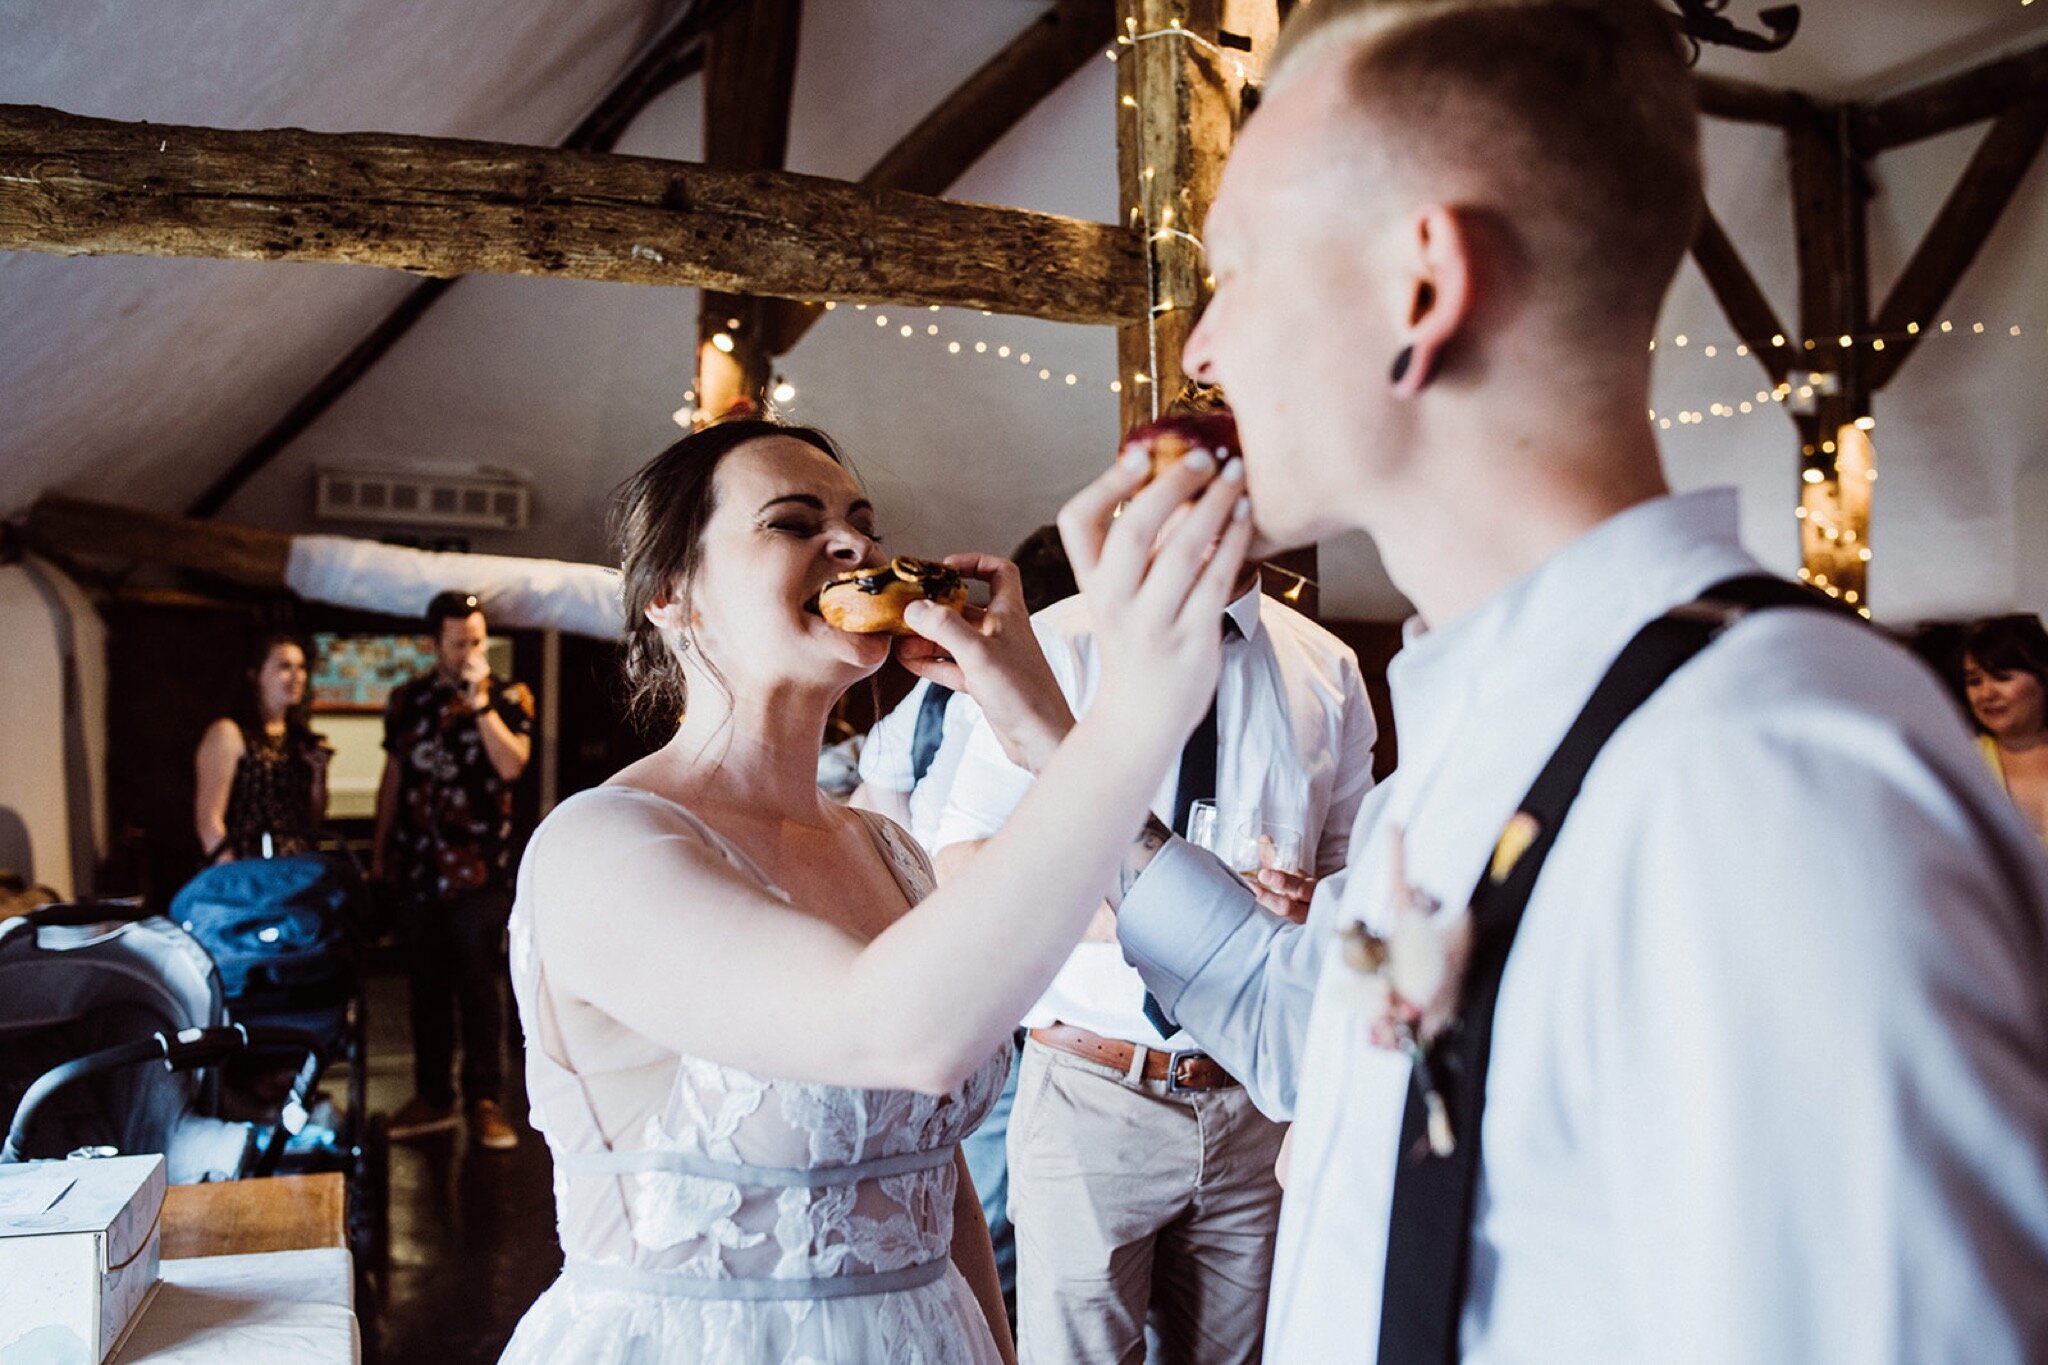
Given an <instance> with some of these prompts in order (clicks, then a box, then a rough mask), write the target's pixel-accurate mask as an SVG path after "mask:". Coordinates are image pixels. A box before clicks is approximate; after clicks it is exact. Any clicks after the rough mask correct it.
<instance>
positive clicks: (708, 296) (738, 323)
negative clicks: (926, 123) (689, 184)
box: [696, 0, 803, 421]
mask: <svg viewBox="0 0 2048 1365" xmlns="http://www.w3.org/2000/svg"><path fill="white" fill-rule="evenodd" d="M802 17H803V4H802V0H747V3H746V4H745V5H743V6H742V7H741V8H739V9H738V10H736V11H734V12H733V14H732V15H731V16H730V17H728V18H727V19H726V21H725V22H724V23H722V24H720V25H719V26H718V28H717V29H715V30H713V32H712V34H711V40H710V43H709V45H708V48H707V51H706V56H705V62H704V164H705V165H707V166H710V167H712V168H713V169H715V170H722V171H764V170H780V169H781V168H782V166H783V164H784V163H785V161H786V160H787V159H788V155H789V115H790V99H791V96H792V94H793V93H794V91H795V88H796V56H797V35H798V30H799V29H800V27H801V20H802ZM770 309H771V304H770V302H769V300H767V299H764V298H760V297H758V296H755V295H750V294H733V293H725V292H722V291H719V290H709V289H707V290H705V291H703V292H702V293H701V294H700V295H699V296H698V300H697V364H696V394H697V411H698V414H699V419H700V421H701V420H706V419H708V420H716V419H717V418H719V417H721V416H724V415H725V414H727V413H729V412H731V411H732V410H733V408H734V407H735V405H740V404H747V405H751V407H752V409H753V410H754V411H760V410H762V409H763V408H765V406H766V400H767V396H768V382H769V379H770V378H771V376H772V374H773V366H774V363H775V354H774V353H773V352H771V351H770V350H769V349H768V345H769V340H770V338H769V331H770V328H769V325H768V318H769V316H770ZM720 335H723V336H724V337H725V345H724V346H723V347H721V346H719V345H716V344H714V341H713V338H715V337H718V336H720Z"/></svg>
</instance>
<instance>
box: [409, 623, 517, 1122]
mask: <svg viewBox="0 0 2048 1365" xmlns="http://www.w3.org/2000/svg"><path fill="white" fill-rule="evenodd" d="M426 629H427V633H428V635H429V636H430V637H431V638H432V639H433V641H434V651H435V666H434V669H433V671H432V672H430V673H426V674H422V675H421V676H420V677H417V678H414V679H413V680H412V681H411V682H409V683H406V684H404V685H402V686H400V687H398V688H397V689H395V690H394V691H393V692H392V694H391V698H390V701H389V702H388V704H387V705H386V707H385V712H384V750H385V757H384V779H383V782H382V784H381V785H380V786H379V788H378V791H377V836H376V853H375V857H374V862H373V875H375V876H377V877H378V878H380V879H382V880H384V881H386V882H388V883H389V884H390V885H391V887H392V888H393V889H394V890H395V891H396V892H397V893H398V896H399V899H400V901H401V902H402V904H401V908H400V912H399V937H400V941H401V943H402V944H403V946H404V951H405V958H406V966H407V972H408V975H409V976H410V978H411V986H412V1046H413V1091H414V1094H413V1097H412V1099H410V1100H408V1101H407V1102H406V1103H405V1104H404V1105H402V1106H401V1107H400V1108H399V1110H398V1112H397V1113H396V1114H395V1115H393V1116H392V1123H391V1136H392V1137H393V1138H399V1139H406V1138H416V1137H421V1136H424V1135H425V1134H427V1133H431V1132H437V1131H440V1130H443V1129H448V1128H452V1127H454V1126H455V1123H456V1113H455V1090H454V1088H453V1087H452V1086H451V1085H450V1083H449V1073H450V1071H451V1068H452V1064H453V1061H454V1049H455V1020H456V1017H457V1016H458V1015H459V1016H460V1018H461V1022H462V1098H463V1099H464V1100H465V1101H466V1102H467V1104H468V1107H469V1129H470V1137H471V1138H472V1139H473V1140H474V1141H475V1142H477V1143H478V1144H479V1145H481V1146H483V1147H487V1148H491V1149H493V1150H498V1151H504V1150H509V1149H510V1148H513V1147H516V1146H518V1145H519V1137H518V1134H517V1133H516V1132H514V1131H513V1128H512V1125H511V1124H510V1123H509V1122H507V1121H506V1119H505V1115H504V1111H503V1110H502V1109H501V1107H500V1104H501V1101H502V1098H503V1093H502V1092H503V1088H504V1061H503V1054H504V1037H505V1002H504V981H505V958H504V944H505V921H506V917H507V916H508V915H509V914H510V913H511V909H512V871H513V831H512V787H513V784H514V783H515V782H517V781H518V780H519V775H520V774H521V773H522V772H524V771H525V769H526V764H527V760H528V759H530V758H531V757H532V756H533V737H532V732H533V714H534V706H533V693H532V691H531V690H530V689H528V688H527V687H525V686H524V685H523V684H520V683H515V682H512V681H510V680H508V679H502V678H497V677H494V676H492V673H491V666H490V664H489V662H488V661H487V660H486V659H485V657H484V647H485V644H486V642H487V641H488V639H489V634H488V632H487V629H486V626H485V622H484V614H483V612H482V611H481V610H480V609H479V608H478V606H477V600H476V598H475V597H473V596H470V595H468V594H466V593H454V592H444V593H441V594H439V595H438V596H436V597H435V598H434V600H433V601H432V602H431V603H429V604H428V606H427V614H426Z"/></svg>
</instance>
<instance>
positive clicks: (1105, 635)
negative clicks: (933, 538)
mask: <svg viewBox="0 0 2048 1365" xmlns="http://www.w3.org/2000/svg"><path fill="white" fill-rule="evenodd" d="M1203 474H1204V471H1201V470H1199V469H1196V470H1192V471H1188V472H1185V473H1181V472H1176V474H1172V475H1168V476H1167V477H1164V478H1161V479H1160V480H1159V481H1157V482H1156V483H1155V484H1154V485H1153V486H1152V487H1151V488H1149V489H1147V490H1146V491H1145V492H1144V493H1142V494H1139V495H1138V496H1137V497H1135V498H1132V499H1131V501H1130V503H1129V506H1128V508H1127V510H1126V511H1125V513H1124V516H1123V517H1122V518H1121V519H1120V520H1119V521H1118V522H1117V524H1116V526H1115V528H1114V530H1113V531H1110V532H1108V535H1107V544H1105V543H1104V539H1103V537H1102V536H1100V535H1098V536H1096V538H1095V539H1094V541H1093V542H1092V544H1093V545H1094V546H1095V547H1099V551H1090V552H1089V553H1088V554H1087V555H1086V556H1085V557H1084V556H1077V564H1076V568H1077V571H1081V570H1083V569H1086V570H1087V571H1089V573H1090V576H1091V577H1092V578H1093V579H1094V581H1095V583H1096V584H1099V585H1100V587H1099V590H1100V591H1101V592H1102V593H1103V595H1104V606H1103V609H1102V611H1101V612H1100V613H1099V615H1101V616H1103V617H1106V618H1107V620H1106V621H1105V622H1104V625H1103V628H1102V631H1101V634H1100V636H1099V639H1100V640H1101V642H1102V649H1103V651H1104V671H1103V683H1102V687H1101V689H1100V690H1099V692H1098V694H1097V697H1096V700H1095V703H1094V705H1093V706H1091V707H1090V709H1089V713H1088V715H1087V716H1086V717H1085V718H1083V719H1082V720H1081V721H1080V722H1079V723H1078V724H1077V725H1075V726H1074V728H1073V731H1072V733H1071V734H1070V735H1069V736H1068V738H1067V741H1066V742H1065V743H1063V744H1060V745H1059V746H1058V748H1057V749H1056V751H1054V752H1052V754H1051V756H1050V758H1049V759H1047V760H1046V761H1045V764H1044V767H1043V769H1042V770H1041V772H1040V774H1039V777H1038V781H1037V782H1036V783H1035V784H1034V786H1033V788H1032V790H1031V792H1030V794H1029V795H1028V796H1027V797H1026V798H1025V799H1024V801H1023V803H1022V804H1021V805H1020V806H1019V807H1018V808H1017V811H1016V813H1015V814H1014V815H1013V816H1012V817H1011V819H1010V821H1009V823H1008V824H1007V825H1005V826H1004V828H1003V830H1002V831H1001V832H1000V833H998V834H997V835H996V836H995V837H994V838H993V839H991V840H990V841H989V842H988V844H987V845H986V846H984V847H983V848H982V850H981V852H980V853H979V855H978V856H976V857H975V859H974V860H973V862H972V863H971V864H970V865H969V866H968V867H967V868H965V869H963V871H962V872H961V874H960V875H959V876H958V877H956V878H955V879H954V880H953V881H952V882H950V883H948V884H947V885H945V886H943V887H941V888H940V889H939V890H938V891H937V892H935V893H934V894H933V895H932V896H931V897H930V898H928V899H927V900H926V901H924V902H923V903H922V904H921V905H919V906H917V907H916V908H915V909H913V910H911V911H910V912H909V913H908V914H906V915H904V916H903V917H902V918H901V919H899V920H897V921H896V923H895V924H893V925H892V926H890V927H889V928H888V929H887V930H885V931H884V932H883V933H881V934H880V935H878V936H877V937H876V938H875V939H874V940H873V941H872V942H871V943H868V944H866V945H862V944H861V943H859V942H858V941H857V940H855V939H853V938H851V937H850V936H848V935H847V934H845V933H843V932H841V931H840V930H838V929H836V928H834V927H832V926H831V925H828V924H825V923H822V922H821V921H819V920H817V919H815V918H813V917H812V916H809V915H806V914H803V913H800V912H798V911H796V910H794V909H792V908H791V907H790V906H788V905H785V904H783V903H782V902H781V901H779V900H777V899H775V898H774V897H772V896H770V895H769V894H767V893H766V892H765V891H763V890H762V889H761V887H760V885H759V884H758V883H757V882H756V881H755V880H754V879H753V878H751V877H748V876H746V875H744V874H742V873H740V872H739V871H738V870H737V869H735V868H733V867H731V866H730V865H729V864H727V863H726V862H725V861H724V859H723V858H721V857H719V856H718V854H717V852H716V851H715V850H714V849H712V848H711V847H710V846H709V845H708V844H706V843H705V842H704V841H703V840H702V839H701V838H699V837H697V836H695V835H694V834H693V833H691V832H690V831H688V830H687V829H683V828H679V827H678V826H677V825H676V824H675V823H673V822H672V823H670V824H667V825H661V824H660V823H659V822H658V821H657V822H656V824H655V826H654V827H653V828H647V827H643V826H642V825H640V824H636V823H635V822H632V821H626V820H621V819H620V818H618V816H617V812H616V811H615V810H613V809H612V808H611V807H610V806H609V805H607V803H602V802H596V803H586V804H584V805H582V806H581V807H576V806H566V807H564V808H563V809H562V810H561V811H558V812H557V813H556V815H555V816H554V817H551V823H552V824H553V825H554V828H552V829H550V830H548V831H546V832H545V836H544V838H542V839H537V840H536V844H544V845H546V846H545V847H542V848H539V849H537V850H534V851H531V852H530V853H529V857H530V858H532V857H535V855H536V853H537V854H538V859H537V861H536V864H535V866H534V867H533V868H532V869H531V870H530V872H529V875H528V891H529V893H530V896H531V900H532V903H533V906H534V909H533V912H532V913H533V922H534V932H535V936H536V942H537V946H538V948H539V950H540V952H541V954H542V956H543V958H544V959H545V960H546V962H547V965H548V975H549V980H550V983H551V985H552V986H553V987H554V988H555V989H556V990H558V991H566V992H568V993H569V994H571V995H573V996H575V997H578V998H580V999H582V1000H584V1001H587V1002H589V1003H590V1004H592V1005H594V1006H596V1007H597V1008H599V1009H601V1010H603V1011H604V1012H605V1013H607V1014H609V1015H611V1016H612V1017H613V1018H615V1019H617V1020H619V1021H620V1022H621V1023H623V1024H625V1025H626V1026H627V1027H629V1028H632V1029H634V1030H636V1031H638V1032H640V1033H641V1034H643V1035H645V1036H646V1037H648V1038H650V1039H652V1040H654V1041H656V1042H658V1043H660V1044H662V1045H663V1046H665V1047H668V1048H671V1049H673V1050H675V1051H677V1052H682V1053H687V1054H689V1055H692V1056H697V1057H703V1058H706V1059H709V1060H712V1061H717V1062H723V1063H726V1064H728V1065H731V1066H736V1067H739V1068H741V1069H743V1070H748V1071H753V1072H756V1073H758V1074H763V1075H773V1076H782V1077H788V1078H790V1079H795V1080H810V1081H820V1082H825V1083H827V1084H833V1085H846V1086H862V1087H874V1088H907V1089H914V1090H921V1091H925V1092H928V1093H934V1094H938V1093H944V1092H946V1091H948V1090H951V1089H952V1088H953V1087H954V1086H955V1085H957V1084H958V1083H959V1082H960V1081H961V1080H962V1079H963V1078H964V1077H966V1076H967V1075H968V1073H969V1072H971V1071H972V1070H973V1069H974V1068H975V1067H976V1066H979V1065H980V1064H981V1063H982V1062H983V1061H985V1060H986V1059H987V1057H988V1055H989V1053H991V1052H993V1051H994V1050H995V1049H996V1048H997V1047H999V1046H1000V1045H1001V1044H1002V1041H1003V1040H1004V1039H1005V1038H1006V1037H1008V1036H1009V1033H1010V1030H1011V1029H1012V1028H1013V1027H1015V1025H1016V1022H1017V1020H1019V1019H1020V1018H1022V1017H1023V1016H1024V1013H1025V1011H1026V1010H1027V1009H1028V1008H1029V1007H1030V1005H1031V1003H1032V1001H1033V1000H1035V999H1036V998H1037V997H1038V995H1039V994H1040V992H1042V991H1043V989H1044V988H1045V986H1046V985H1047V984H1048V983H1049V982H1050V981H1051V980H1052V978H1053V975H1054V973H1055V972H1057V971H1058V969H1059V966H1060V964H1061V963H1062V962H1063V961H1064V960H1065V959H1066V956H1067V953H1068V951H1069V950H1070V949H1071V948H1072V946H1073V944H1074V943H1075V941H1076V940H1078V939H1079V938H1080V936H1081V931H1082V929H1083V928H1084V927H1085V926H1086V925H1087V923H1088V919H1089V917H1090V915H1092V914H1093V912H1094V910H1095V907H1096V905H1097V904H1098V903H1099V902H1100V900H1101V898H1102V895H1103V892H1104V889H1105V888H1107V887H1108V886H1110V885H1111V883H1112V882H1113V880H1114V878H1115V876H1116V870H1117V866H1118V863H1119V860H1120V859H1121V857H1122V854H1123V850H1124V846H1125V845H1126V844H1127V843H1128V842H1129V841H1130V838H1131V835H1132V833H1133V832H1134V831H1135V830H1136V829H1137V828H1138V826H1139V824H1140V823H1141V822H1142V821H1143V819H1144V817H1145V813H1146V810H1147V807H1148V803H1149V801H1150V799H1151V797H1152V794H1153V791H1154V789H1155V788H1156V787H1157V785H1158V780H1159V776H1160V774H1161V773H1162V772H1164V771H1165V769H1166V767H1167V766H1168V765H1169V764H1170V763H1171V762H1172V759H1173V756H1174V754H1175V753H1176V752H1177V750H1178V748H1179V746H1180V744H1181V743H1182V742H1183V740H1184V739H1185V738H1186V735H1187V732H1188V731H1189V730H1190V729H1191V728H1192V727H1193V725H1194V720H1195V718H1196V716H1197V715H1198V714H1199V713H1200V711H1201V708H1202V707H1203V706H1205V705H1206V704H1207V700H1208V697H1209V695H1210V693H1211V692H1212V691H1213V689H1214V686H1215V678H1216V673H1217V668H1218V655H1219V644H1218V634H1217V631H1216V628H1215V622H1216V620H1217V619H1218V618H1219V617H1220V616H1221V615H1222V611H1223V607H1224V605H1225V603H1226V601H1227V598H1228V595H1229V592H1230V589H1231V585H1232V581H1233V579H1234V578H1235V576H1236V573H1237V570H1238V565H1239V562H1240V560H1241V559H1242V556H1243V552H1244V547H1245V544H1246V542H1247V541H1248V539H1249V536H1250V529H1249V528H1250V523H1249V521H1248V520H1246V519H1244V518H1242V517H1241V516H1239V515H1236V514H1235V513H1234V511H1233V509H1234V507H1235V506H1236V504H1237V503H1238V499H1239V492H1240V489H1241V487H1242V485H1241V484H1239V483H1236V482H1234V481H1231V480H1227V479H1217V480H1215V481H1214V482H1213V483H1212V484H1211V485H1210V487H1209V489H1208V491H1207V492H1206V493H1204V494H1203V495H1202V496H1201V498H1200V499H1199V500H1198V501H1197V502H1196V503H1195V504H1194V505H1193V507H1192V508H1191V509H1189V510H1188V511H1187V512H1186V513H1185V514H1179V512H1178V509H1179V508H1180V507H1181V505H1182V503H1183V502H1184V501H1185V500H1186V498H1187V497H1188V496H1189V494H1190V493H1192V492H1194V491H1195V490H1196V489H1198V488H1199V487H1200V486H1201V483H1202V476H1203ZM1118 477H1120V478H1121V477H1124V476H1122V475H1119V476H1118ZM1130 491H1131V490H1130V488H1129V487H1128V486H1127V485H1126V486H1122V487H1119V486H1118V484H1117V483H1116V481H1115V480H1113V479H1108V478H1106V479H1105V480H1103V481H1101V483H1099V484H1098V485H1097V486H1096V487H1094V488H1091V489H1090V490H1089V492H1088V493H1086V494H1083V495H1082V498H1080V499H1077V500H1076V502H1075V504H1073V509H1074V510H1071V511H1070V513H1069V516H1071V517H1073V518H1075V519H1076V520H1077V521H1084V522H1085V524H1086V526H1090V527H1092V526H1094V525H1095V524H1096V520H1097V519H1098V518H1099V525H1100V526H1101V527H1102V528H1108V527H1109V525H1110V511H1111V509H1112V507H1113V506H1114V505H1115V503H1116V502H1117V501H1119V500H1121V499H1122V498H1123V497H1126V496H1128V495H1129V493H1130ZM1169 518H1175V523H1174V526H1173V528H1172V529H1171V530H1169V531H1168V532H1167V533H1166V534H1165V536H1164V537H1163V539H1162V540H1161V542H1160V545H1159V547H1158V549H1157V551H1156V552H1154V551H1153V549H1152V542H1153V536H1154V533H1155V532H1156V531H1157V530H1158V528H1159V527H1160V526H1162V525H1164V524H1165V523H1166V522H1167V521H1168V519H1169ZM1219 536H1220V537H1221V544H1220V546H1219V547H1218V548H1217V550H1216V552H1215V553H1214V554H1213V555H1211V554H1210V547H1211V546H1212V544H1215V543H1216V541H1217V538H1218V537H1219ZM1076 538H1077V539H1078V537H1076ZM1098 554H1099V557H1097V555H1098ZM1025 633H1026V635H1027V636H1028V629H1027V630H1026V632H1025ZM946 643H947V644H948V647H949V648H951V649H953V651H954V653H955V654H956V656H958V657H960V658H961V660H962V664H963V666H965V667H966V668H967V670H968V673H969V676H970V679H971V678H972V676H973V674H974V671H975V668H976V665H977V659H976V646H975V645H974V643H973V642H972V641H967V640H956V641H947V642H946ZM1033 648H1035V645H1034V646H1033ZM989 709H990V708H989V707H988V705H987V703H986V702H985V703H984V710H989ZM996 710H998V711H1000V710H1001V708H1000V707H997V708H996ZM636 804H638V805H642V806H644V805H646V804H647V803H636ZM653 818H654V817H652V816H649V817H646V819H650V820H651V819H653Z"/></svg>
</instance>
